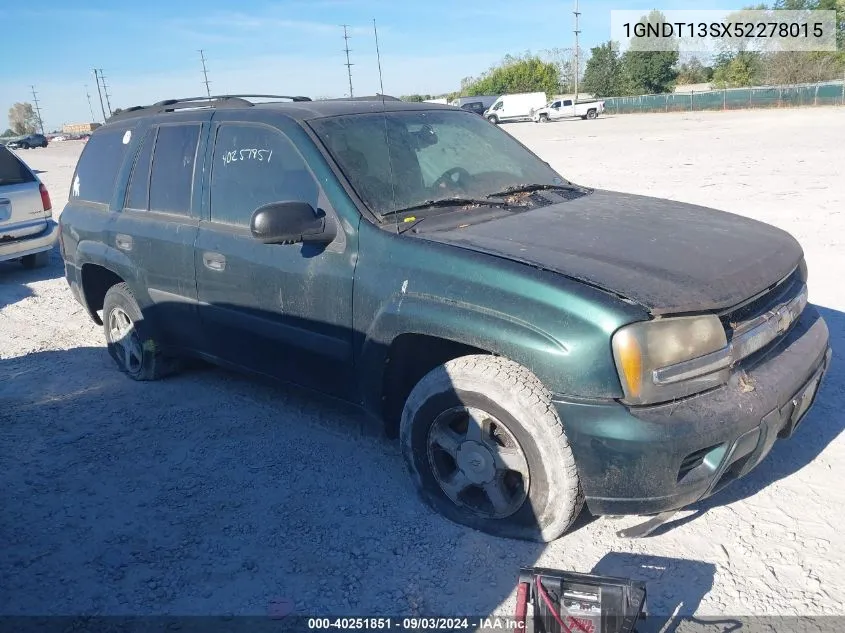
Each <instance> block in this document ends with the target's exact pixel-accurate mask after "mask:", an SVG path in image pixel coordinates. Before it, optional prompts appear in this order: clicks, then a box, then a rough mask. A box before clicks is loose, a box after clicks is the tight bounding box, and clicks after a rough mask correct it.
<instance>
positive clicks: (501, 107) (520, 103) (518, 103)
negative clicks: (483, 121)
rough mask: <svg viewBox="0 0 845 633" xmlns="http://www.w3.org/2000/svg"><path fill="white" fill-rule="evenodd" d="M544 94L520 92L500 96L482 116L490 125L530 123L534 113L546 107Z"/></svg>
mask: <svg viewBox="0 0 845 633" xmlns="http://www.w3.org/2000/svg"><path fill="white" fill-rule="evenodd" d="M546 103H548V102H547V100H546V93H545V92H522V93H519V94H512V95H502V96H501V97H499V98H498V99H496V102H495V103H494V104H493V105H491V106H490V107H489V108H488V109H487V111H486V112H485V113H484V116H485V117H486V118H487V120H488V121H490V123H503V122H505V121H530V120H531V119H532V117H533V116H534V111H535V110H539V109H540V108H542V107H544V106H545V105H546Z"/></svg>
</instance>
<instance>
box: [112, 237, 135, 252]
mask: <svg viewBox="0 0 845 633" xmlns="http://www.w3.org/2000/svg"><path fill="white" fill-rule="evenodd" d="M114 243H115V244H116V245H117V247H118V248H119V249H120V250H122V251H131V250H132V238H131V237H130V236H129V235H123V234H121V233H118V234H117V235H116V236H115V238H114Z"/></svg>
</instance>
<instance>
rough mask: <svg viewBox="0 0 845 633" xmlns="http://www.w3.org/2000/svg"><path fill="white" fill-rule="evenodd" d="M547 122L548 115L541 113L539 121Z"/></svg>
mask: <svg viewBox="0 0 845 633" xmlns="http://www.w3.org/2000/svg"><path fill="white" fill-rule="evenodd" d="M548 122H549V117H548V115H546V114H541V115H540V123H548Z"/></svg>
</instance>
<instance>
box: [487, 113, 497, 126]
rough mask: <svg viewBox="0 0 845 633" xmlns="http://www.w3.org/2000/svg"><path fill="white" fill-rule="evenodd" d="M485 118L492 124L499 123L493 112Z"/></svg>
mask: <svg viewBox="0 0 845 633" xmlns="http://www.w3.org/2000/svg"><path fill="white" fill-rule="evenodd" d="M487 120H488V121H490V123H492V124H493V125H497V124H498V123H499V119H498V117H497V116H496V115H495V114H491V115H490V116H488V117H487Z"/></svg>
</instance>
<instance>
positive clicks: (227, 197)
mask: <svg viewBox="0 0 845 633" xmlns="http://www.w3.org/2000/svg"><path fill="white" fill-rule="evenodd" d="M318 198H319V188H318V186H317V181H316V180H315V179H314V177H313V176H312V175H311V172H310V171H308V168H307V167H306V166H305V161H304V160H303V159H302V157H301V156H300V155H299V153H298V152H297V151H296V148H295V147H294V146H293V143H291V142H290V140H288V138H287V137H286V136H284V135H283V134H282V133H281V132H279V131H278V130H274V129H271V128H268V127H264V126H258V125H243V124H226V125H222V126H221V127H220V128H219V129H218V131H217V140H216V142H215V145H214V162H213V163H212V168H211V220H212V221H213V222H222V223H224V224H236V225H239V226H249V221H250V218H251V217H252V212H253V211H255V210H256V209H257V208H258V207H260V206H263V205H265V204H268V203H270V202H286V201H288V202H307V203H309V204H310V205H311V206H312V207H314V209H317V208H318Z"/></svg>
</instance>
